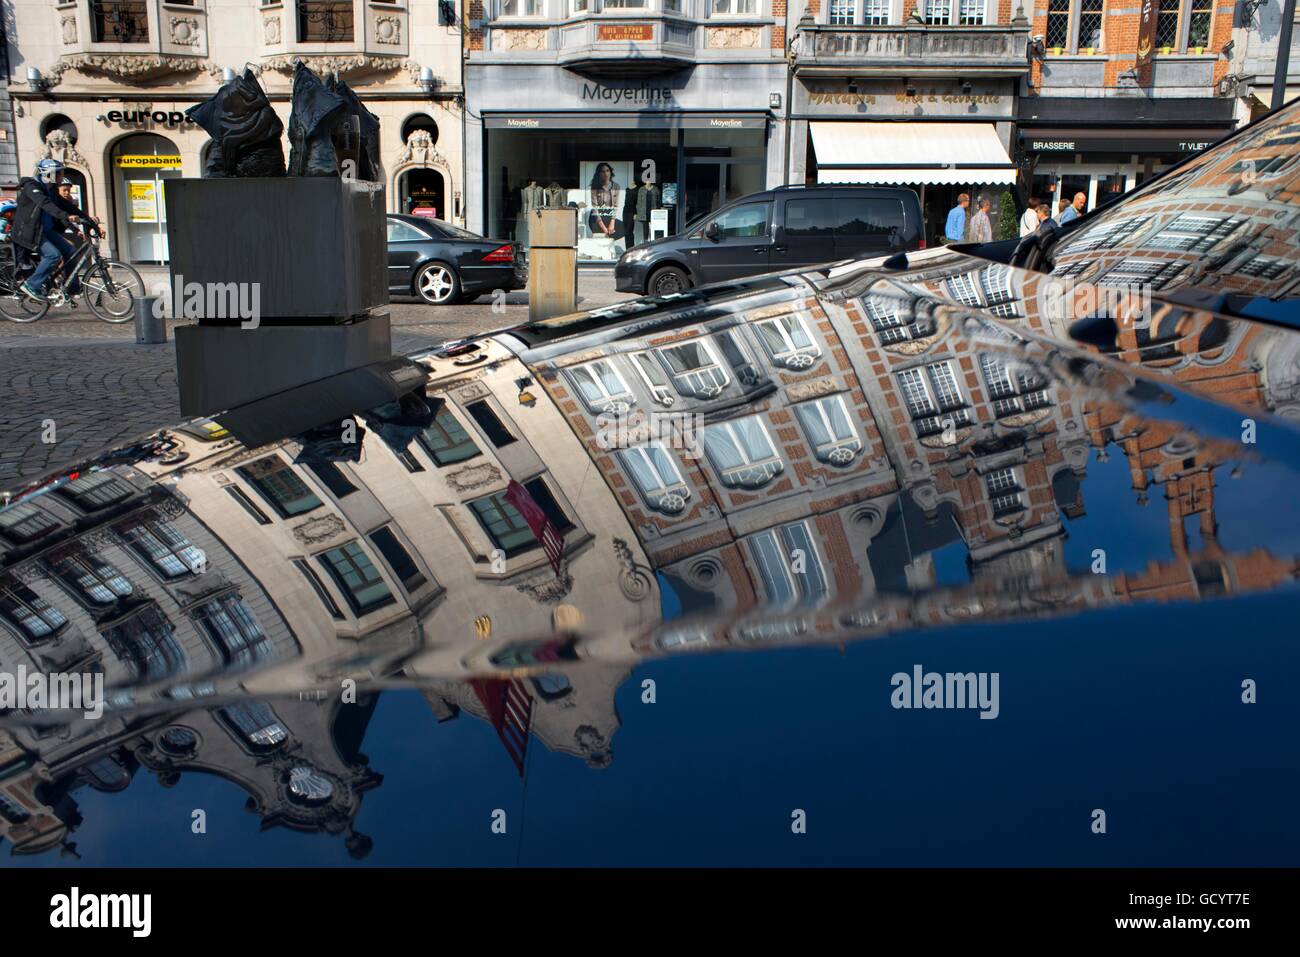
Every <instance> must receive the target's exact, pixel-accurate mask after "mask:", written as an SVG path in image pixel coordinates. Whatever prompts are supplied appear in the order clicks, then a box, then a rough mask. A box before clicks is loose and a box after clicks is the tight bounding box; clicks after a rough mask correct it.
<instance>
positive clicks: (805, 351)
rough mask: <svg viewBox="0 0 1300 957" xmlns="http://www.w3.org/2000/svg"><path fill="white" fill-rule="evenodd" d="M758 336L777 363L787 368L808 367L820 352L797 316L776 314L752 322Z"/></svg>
mask: <svg viewBox="0 0 1300 957" xmlns="http://www.w3.org/2000/svg"><path fill="white" fill-rule="evenodd" d="M754 328H756V329H757V330H758V337H759V338H760V339H762V340H763V345H764V346H765V347H766V348H767V351H768V354H769V355H771V356H772V361H773V362H775V363H776V364H777V365H781V366H785V367H786V368H787V369H808V368H811V367H812V365H813V363H814V362H816V361H817V357H818V356H820V355H821V354H822V351H821V349H819V348H818V347H817V343H816V342H814V341H813V337H812V335H811V334H810V333H809V332H808V327H807V326H806V325H804V321H803V319H802V318H800V317H799V316H793V315H791V316H777V317H776V318H775V319H765V320H763V321H762V322H756V323H754Z"/></svg>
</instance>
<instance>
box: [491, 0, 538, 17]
mask: <svg viewBox="0 0 1300 957" xmlns="http://www.w3.org/2000/svg"><path fill="white" fill-rule="evenodd" d="M542 4H543V0H501V6H500V8H499V9H500V11H501V13H500V15H501V16H502V17H540V16H541V15H542V13H543V7H542Z"/></svg>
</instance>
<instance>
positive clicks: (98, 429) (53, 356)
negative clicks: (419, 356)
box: [0, 270, 627, 490]
mask: <svg viewBox="0 0 1300 957" xmlns="http://www.w3.org/2000/svg"><path fill="white" fill-rule="evenodd" d="M145 280H146V283H147V284H148V285H149V286H150V288H151V289H152V287H153V284H154V282H155V281H156V280H155V277H150V276H146V277H145ZM578 294H579V306H580V307H581V308H594V307H596V306H599V305H604V304H606V303H610V302H614V301H617V300H619V299H623V298H627V297H626V296H624V295H623V294H621V293H617V292H615V291H614V277H613V273H612V272H610V271H608V270H605V271H600V272H596V271H588V270H583V271H582V272H581V273H580V276H579V282H578ZM527 302H528V299H527V296H526V295H525V294H524V293H522V292H517V293H512V294H511V295H510V296H509V297H507V300H506V306H505V308H504V311H501V312H494V311H493V308H492V302H491V300H490V299H488V298H487V297H484V299H483V300H482V301H481V302H478V303H474V304H471V305H465V306H446V307H436V306H428V305H425V304H424V303H421V302H418V301H415V300H411V299H399V300H395V301H394V302H393V303H392V304H391V305H390V306H389V315H390V317H391V321H392V325H393V349H394V351H396V352H399V353H400V352H411V351H415V350H418V349H424V348H429V347H432V346H435V345H437V344H439V343H441V342H444V341H446V340H448V339H454V338H459V337H462V336H466V335H473V334H475V333H480V332H486V331H489V330H491V329H495V328H500V327H501V326H505V325H509V324H511V323H515V322H520V321H522V320H524V319H526V318H527V316H528V308H527ZM175 325H176V324H174V323H168V327H169V328H168V342H167V343H165V344H162V345H136V343H135V328H134V326H133V325H132V324H131V323H125V324H123V325H111V324H109V323H106V322H101V321H100V320H98V319H96V318H94V316H92V315H90V314H89V313H88V312H86V311H85V310H84V309H80V310H76V311H68V310H63V311H58V310H52V311H51V312H50V314H49V315H48V316H46V317H45V318H44V319H42V320H40V321H39V322H34V323H30V324H23V325H19V324H17V323H10V322H5V321H3V320H0V390H3V393H2V397H0V489H6V490H10V489H13V488H15V487H17V486H19V485H21V484H23V483H24V482H26V481H29V480H31V479H33V478H37V477H39V476H40V475H42V474H44V473H45V472H48V471H50V470H52V469H55V468H59V467H62V466H63V465H65V464H70V463H71V462H73V461H75V460H77V459H79V458H84V457H88V456H91V455H94V454H95V453H97V452H99V451H101V450H102V449H106V448H110V447H112V446H114V445H119V444H122V443H125V442H129V441H130V440H131V439H133V438H135V437H136V436H139V435H142V434H144V433H147V432H151V431H154V430H155V429H158V428H161V427H163V426H165V425H169V424H172V423H174V422H176V421H177V420H178V419H179V418H180V411H179V408H178V405H177V392H176V357H175V352H174V347H173V344H172V342H171V337H172V333H171V329H173V328H174V327H175ZM51 423H52V425H53V430H54V432H53V436H54V441H53V442H50V443H47V442H43V441H42V439H43V438H44V437H46V436H47V435H48V432H49V425H50V424H51Z"/></svg>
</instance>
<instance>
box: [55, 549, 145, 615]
mask: <svg viewBox="0 0 1300 957" xmlns="http://www.w3.org/2000/svg"><path fill="white" fill-rule="evenodd" d="M53 567H54V573H55V574H56V575H58V577H59V579H60V580H61V581H62V582H63V583H64V584H65V585H67V586H68V587H69V588H71V589H72V590H73V591H74V592H75V593H76V594H77V595H78V596H80V597H81V598H82V600H83V601H85V602H87V603H89V604H91V605H100V606H103V605H111V604H113V602H115V601H117V600H118V599H119V598H125V597H126V596H127V595H129V594H131V591H132V588H131V583H130V582H129V581H127V579H126V576H124V575H123V574H122V573H121V572H120V571H118V570H117V569H116V568H114V567H113V566H112V565H110V564H109V563H108V562H106V561H104V560H103V559H101V558H98V557H96V556H94V555H89V554H74V555H69V556H68V557H66V558H63V559H60V560H59V561H58V562H56V563H54V566H53Z"/></svg>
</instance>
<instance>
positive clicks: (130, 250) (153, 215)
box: [113, 133, 181, 265]
mask: <svg viewBox="0 0 1300 957" xmlns="http://www.w3.org/2000/svg"><path fill="white" fill-rule="evenodd" d="M113 168H114V175H113V193H114V197H113V204H114V207H115V209H114V219H115V220H116V222H117V243H116V254H117V255H118V256H121V257H122V258H124V259H126V260H127V261H129V262H133V263H140V264H150V265H165V264H166V263H167V259H168V254H167V203H166V195H165V193H164V184H165V183H166V181H167V180H169V179H174V178H176V177H178V176H180V175H181V157H180V150H179V149H177V148H176V145H175V144H174V143H172V142H171V140H168V139H166V138H164V137H162V136H157V135H155V134H153V133H137V134H134V135H132V136H127V137H124V138H123V139H121V140H119V141H118V143H117V145H116V146H114V148H113Z"/></svg>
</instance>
